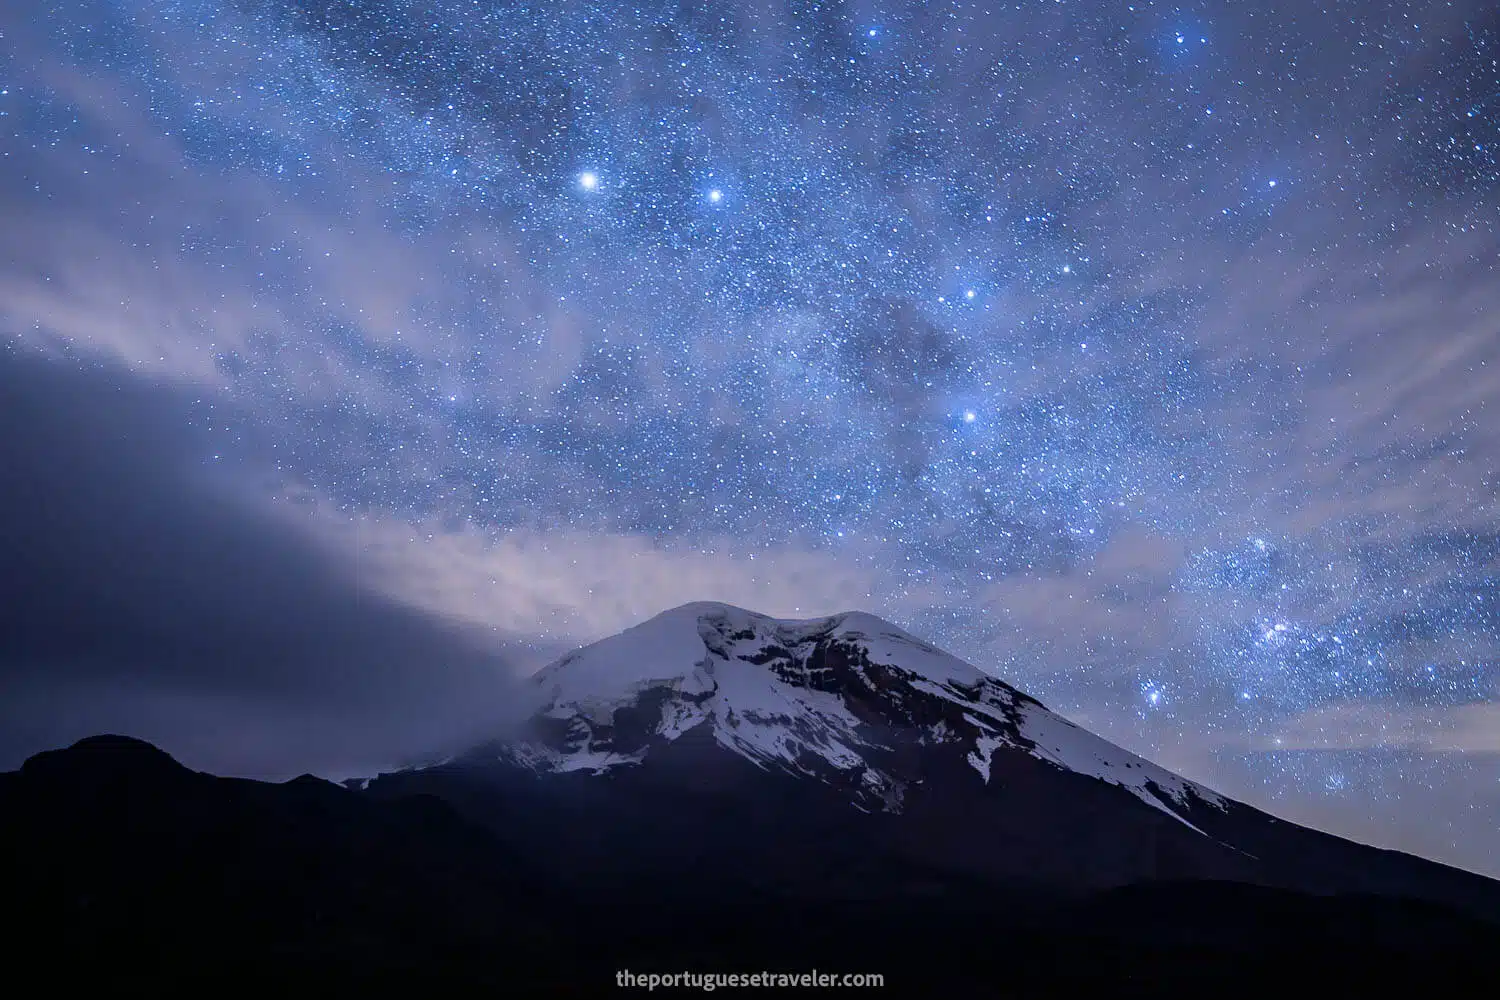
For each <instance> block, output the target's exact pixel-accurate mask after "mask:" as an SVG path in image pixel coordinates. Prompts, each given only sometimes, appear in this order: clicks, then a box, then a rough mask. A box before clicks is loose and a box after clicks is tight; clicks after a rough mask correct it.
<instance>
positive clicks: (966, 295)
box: [964, 288, 974, 299]
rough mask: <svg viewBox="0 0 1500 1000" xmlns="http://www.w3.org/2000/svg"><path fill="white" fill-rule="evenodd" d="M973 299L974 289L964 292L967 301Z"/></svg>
mask: <svg viewBox="0 0 1500 1000" xmlns="http://www.w3.org/2000/svg"><path fill="white" fill-rule="evenodd" d="M973 297H974V289H972V288H971V289H969V290H968V291H967V292H964V298H966V299H972V298H973Z"/></svg>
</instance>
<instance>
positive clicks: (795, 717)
mask: <svg viewBox="0 0 1500 1000" xmlns="http://www.w3.org/2000/svg"><path fill="white" fill-rule="evenodd" d="M532 683H533V687H534V688H535V695H536V697H537V705H536V706H535V715H534V718H533V721H532V725H531V726H530V727H529V730H528V732H527V734H526V736H525V737H523V738H522V739H520V740H517V741H515V742H512V743H510V744H509V745H508V746H506V747H505V748H504V751H503V752H505V753H506V754H508V755H509V756H510V757H511V758H512V759H513V760H515V761H517V762H519V763H522V764H524V765H526V766H528V767H530V768H532V769H535V770H538V771H546V772H562V771H588V772H591V773H595V774H599V773H603V772H606V771H608V770H610V769H612V768H621V767H632V766H638V765H640V764H642V763H643V762H644V761H646V760H647V759H648V758H649V757H650V755H651V754H652V753H653V751H654V750H655V749H657V748H660V747H661V746H662V745H664V744H667V743H670V742H672V741H673V740H675V739H677V738H678V737H680V736H682V735H683V734H684V733H687V732H689V731H692V730H694V729H698V728H700V727H701V728H703V729H704V730H706V731H707V732H708V733H710V734H711V735H712V738H713V740H714V742H715V743H717V744H718V745H719V746H721V747H723V748H724V749H725V750H728V751H730V752H732V753H735V754H738V755H740V756H742V757H744V758H746V759H747V760H749V761H750V762H752V763H754V764H755V765H756V766H758V767H761V768H765V769H779V770H782V771H785V772H788V773H791V774H795V775H801V776H806V777H810V778H814V779H816V780H819V781H822V782H825V783H828V784H831V785H835V786H836V787H839V788H842V789H844V790H845V791H846V794H847V795H848V797H849V798H850V799H851V801H852V802H853V803H854V804H855V805H856V806H857V807H858V808H860V809H864V810H870V809H881V810H884V811H888V812H899V811H900V810H901V808H902V801H903V798H904V796H905V794H906V792H907V790H908V789H909V787H910V786H911V784H912V783H913V782H914V781H920V780H921V778H920V777H919V776H917V775H914V774H913V772H912V769H911V768H910V767H909V766H908V767H904V768H903V767H902V765H901V760H902V755H901V754H900V753H899V752H898V751H899V750H900V749H902V748H903V747H905V748H910V747H912V746H913V745H915V746H924V745H943V746H945V747H949V748H955V749H957V750H959V751H961V752H962V754H963V759H964V760H965V761H966V762H967V763H968V765H969V766H970V767H971V768H972V770H973V778H974V781H975V782H977V783H986V784H988V783H990V782H991V780H992V775H991V766H990V765H991V761H992V760H993V758H994V755H995V754H997V753H1021V754H1028V755H1030V756H1032V757H1034V758H1036V759H1037V760H1040V761H1044V762H1046V763H1047V764H1049V765H1051V766H1054V767H1057V768H1060V769H1062V770H1065V771H1071V772H1075V773H1077V774H1082V775H1087V776H1089V777H1092V778H1096V779H1098V780H1099V781H1102V782H1106V783H1108V784H1111V785H1115V786H1118V787H1120V788H1122V789H1125V790H1127V791H1129V792H1130V793H1131V794H1132V795H1134V796H1136V797H1137V798H1138V799H1140V800H1141V801H1142V802H1145V803H1146V804H1147V805H1150V806H1152V807H1153V808H1155V809H1159V810H1161V811H1162V812H1165V813H1167V814H1168V815H1170V816H1172V817H1174V818H1175V819H1177V820H1179V821H1180V822H1182V823H1185V824H1187V825H1189V826H1192V823H1191V822H1190V821H1189V819H1188V818H1187V815H1188V811H1189V809H1191V808H1192V807H1194V806H1200V807H1201V806H1211V807H1215V808H1219V809H1222V808H1224V807H1225V806H1226V805H1227V803H1226V802H1225V800H1224V799H1222V798H1221V797H1220V796H1218V795H1216V794H1215V793H1213V792H1211V791H1209V790H1208V789H1206V788H1203V787H1202V786H1200V785H1197V784H1194V783H1193V782H1190V781H1187V780H1185V779H1183V778H1180V777H1178V776H1177V775H1175V774H1172V773H1171V772H1169V771H1166V770H1164V769H1162V768H1160V767H1157V766H1156V765H1154V764H1152V763H1150V762H1149V761H1146V760H1144V759H1142V758H1140V757H1138V756H1136V755H1134V754H1132V753H1130V752H1128V751H1126V750H1123V749H1121V748H1120V747H1117V746H1114V745H1113V744H1111V743H1108V742H1107V741H1105V740H1103V739H1100V738H1099V737H1098V736H1095V735H1094V734H1092V733H1090V732H1088V731H1087V730H1084V729H1082V728H1080V727H1078V726H1076V725H1074V724H1073V723H1071V722H1069V721H1068V720H1067V719H1064V718H1062V717H1061V716H1059V715H1056V714H1054V713H1053V712H1050V711H1048V710H1047V709H1046V708H1045V707H1044V706H1043V705H1042V704H1041V703H1039V702H1038V701H1036V700H1035V699H1033V698H1030V697H1028V696H1027V695H1025V694H1023V693H1021V692H1020V691H1017V690H1016V689H1015V688H1013V687H1011V686H1010V685H1009V684H1006V683H1004V682H1002V681H1000V680H997V679H996V678H994V677H992V676H990V675H989V674H986V673H985V672H983V671H982V670H980V669H978V668H977V667H974V666H972V665H970V664H968V663H965V662H964V661H962V660H959V659H957V658H956V657H953V656H950V655H949V654H947V653H944V652H943V651H941V650H939V649H936V648H934V647H933V646H931V645H929V644H928V643H925V642H923V641H922V640H920V639H917V638H915V637H913V636H911V635H909V634H908V633H906V632H905V631H903V630H901V629H900V628H898V627H896V626H895V625H892V624H890V623H889V622H886V621H883V620H881V619H879V618H876V617H874V616H873V615H868V614H864V613H861V612H851V613H847V614H840V615H834V616H831V617H827V618H814V619H809V620H805V621H785V620H778V619H775V618H769V617H766V616H765V615H760V614H756V613H754V612H751V611H745V610H743V609H740V608H736V607H732V606H729V605H725V604H713V603H695V604H688V605H684V606H682V607H679V608H674V609H672V610H671V611H667V612H664V613H663V614H660V615H658V616H656V617H655V618H652V619H651V620H649V621H647V622H644V623H642V624H640V625H637V626H635V627H634V628H630V629H627V630H625V631H624V632H621V633H619V634H617V635H614V636H611V637H609V638H607V639H604V640H602V641H600V642H596V643H594V644H593V645H591V646H587V647H585V648H583V649H580V650H578V651H576V652H574V653H572V654H570V655H568V656H565V657H563V658H562V659H561V660H559V661H557V662H555V663H553V664H552V665H550V666H548V667H546V668H544V669H543V670H541V671H540V672H539V673H537V674H536V675H535V676H534V678H533V681H532ZM906 756H907V757H908V758H909V756H910V755H909V754H908V755H906ZM1195 829H1196V828H1195Z"/></svg>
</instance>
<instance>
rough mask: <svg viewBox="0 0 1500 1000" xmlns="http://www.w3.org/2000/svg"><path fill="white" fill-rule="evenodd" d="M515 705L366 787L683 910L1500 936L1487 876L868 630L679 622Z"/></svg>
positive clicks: (688, 612)
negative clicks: (1260, 901) (1239, 892)
mask: <svg viewBox="0 0 1500 1000" xmlns="http://www.w3.org/2000/svg"><path fill="white" fill-rule="evenodd" d="M520 708H521V715H522V716H524V717H525V719H526V722H525V724H524V725H522V726H521V727H519V729H517V730H514V731H509V732H507V733H505V734H503V735H502V736H500V737H499V738H497V739H495V740H492V741H490V742H488V743H486V744H484V745H482V746H478V747H475V748H473V749H472V750H470V751H468V752H466V753H463V754H460V755H458V756H456V757H452V758H449V759H448V760H446V761H443V762H442V763H439V764H436V765H433V766H429V767H420V768H412V769H408V770H405V771H399V772H395V773H391V774H385V775H381V776H379V777H378V778H375V779H373V780H372V781H370V782H369V784H368V786H367V787H366V789H365V791H366V792H367V793H368V794H370V795H372V796H374V797H376V798H399V797H403V796H408V795H412V794H423V795H431V796H435V797H437V798H439V799H442V800H444V801H446V802H448V803H449V804H450V805H452V806H453V807H454V808H456V809H457V810H458V811H459V812H460V813H462V814H464V815H465V816H466V817H467V818H468V819H470V820H471V821H475V822H477V823H478V824H480V825H482V826H484V827H486V828H488V829H489V830H490V831H492V833H494V834H496V835H497V836H498V837H499V838H500V839H501V840H502V841H503V842H504V843H505V844H506V845H507V848H508V849H509V850H512V851H514V852H516V854H517V855H518V856H520V857H524V858H526V859H527V863H528V864H530V865H533V866H535V867H537V868H538V869H539V870H541V869H545V870H547V871H549V872H550V873H551V876H550V877H554V878H556V879H558V880H559V882H560V883H567V884H570V885H573V886H575V887H576V889H577V890H578V891H580V892H582V893H584V894H585V895H589V894H592V893H596V892H598V891H599V887H600V886H601V885H605V886H611V887H613V888H612V889H610V894H612V895H619V894H624V895H625V896H626V897H629V896H630V895H631V894H632V893H637V892H640V893H649V894H650V895H651V896H652V898H655V899H658V900H660V899H662V898H663V894H666V895H670V896H671V897H672V898H674V899H675V900H676V902H675V903H673V904H672V905H679V904H681V905H688V906H706V907H709V908H710V909H712V908H714V907H717V906H719V905H721V902H722V901H723V900H725V899H734V900H739V901H744V900H754V899H765V898H775V899H781V900H785V899H788V898H792V899H797V900H804V901H814V900H815V901H819V902H820V903H823V902H828V901H831V900H843V901H846V902H851V903H856V902H857V901H861V900H863V901H866V902H873V901H876V900H879V901H881V905H894V903H893V901H895V900H931V899H933V898H940V899H944V900H948V901H949V902H950V903H952V902H953V901H956V900H959V899H964V900H967V901H968V904H967V905H972V906H973V907H975V908H977V909H978V910H981V911H984V912H989V911H991V910H992V909H993V907H994V906H996V905H997V904H996V903H995V902H994V901H995V900H997V899H998V900H1004V903H1003V908H1004V909H1005V910H1006V911H1007V912H1009V913H1011V914H1012V915H1014V914H1015V913H1017V912H1021V911H1024V910H1026V909H1028V908H1030V907H1032V906H1041V907H1046V906H1049V905H1052V902H1055V901H1057V900H1059V899H1072V898H1079V897H1080V896H1084V895H1087V894H1090V893H1095V892H1099V891H1104V890H1111V889H1114V888H1119V887H1127V886H1140V885H1159V884H1163V883H1167V882H1182V881H1202V880H1213V881H1217V882H1233V883H1239V884H1255V885H1260V886H1265V887H1276V888H1278V889H1291V890H1295V891H1303V892H1314V893H1372V894H1381V895H1389V896H1416V897H1420V898H1425V899H1428V900H1436V901H1440V902H1443V903H1445V904H1453V905H1459V906H1462V907H1465V908H1469V909H1471V910H1473V911H1475V912H1480V911H1482V912H1484V913H1486V914H1489V913H1492V912H1493V913H1495V914H1497V915H1500V894H1497V893H1496V891H1495V888H1494V887H1493V886H1492V885H1490V884H1489V883H1488V882H1487V881H1486V880H1482V879H1476V878H1475V877H1474V876H1471V875H1468V874H1467V873H1460V872H1456V871H1454V870H1452V869H1446V868H1443V867H1442V866H1440V865H1434V864H1432V863H1430V862H1424V861H1420V860H1418V859H1416V858H1412V857H1409V856H1406V855H1401V854H1397V853H1395V852H1390V851H1381V850H1377V849H1374V848H1370V847H1365V846H1362V845H1359V844H1355V843H1351V842H1349V841H1346V840H1341V839H1339V838H1337V837H1333V836H1329V835H1327V834H1322V833H1318V832H1316V831H1313V830H1309V829H1306V828H1304V827H1299V826H1296V825H1294V824H1291V823H1286V822H1283V821H1281V820H1278V819H1276V818H1274V817H1272V816H1270V815H1267V814H1266V813H1263V812H1261V811H1259V810H1257V809H1254V808H1252V807H1250V806H1247V805H1244V804H1243V803H1240V802H1236V801H1233V800H1231V799H1228V798H1225V797H1224V796H1221V795H1219V794H1216V793H1215V792H1213V791H1210V790H1209V789H1207V788H1204V787H1203V786H1201V785H1198V784H1195V783H1193V782H1191V781H1188V780H1186V779H1184V778H1182V777H1180V776H1178V775H1175V774H1173V773H1171V772H1170V771H1168V770H1166V769H1164V768H1162V767H1159V766H1157V765H1155V764H1153V763H1151V762H1150V761H1147V760H1145V759H1143V758H1141V757H1139V756H1136V755H1135V754H1132V753H1130V752H1128V751H1126V750H1124V749H1122V748H1120V747H1118V746H1115V745H1113V744H1111V743H1109V742H1108V741H1106V740H1104V739H1101V738H1100V737H1098V736H1096V735H1094V734H1092V733H1090V732H1088V731H1086V730H1084V729H1082V728H1081V727H1079V726H1077V725H1074V724H1073V723H1071V722H1069V721H1068V720H1067V719H1064V718H1063V717H1061V716H1059V715H1057V714H1056V713H1053V712H1051V711H1049V710H1048V709H1047V708H1046V707H1045V706H1043V705H1042V704H1041V703H1040V702H1038V701H1037V700H1036V699H1034V698H1031V697H1029V696H1028V695H1026V694H1024V693H1023V692H1021V691H1018V690H1016V689H1015V688H1014V687H1012V686H1010V685H1009V684H1006V683H1005V682H1004V681H1001V680H999V679H998V678H995V677H993V676H990V675H989V674H987V673H985V672H984V671H983V670H980V669H979V668H978V667H975V666H973V665H971V664H968V663H965V662H963V661H962V660H959V659H957V658H956V657H953V656H951V655H949V654H947V653H944V652H943V651H942V650H939V649H937V648H935V647H933V646H932V645H930V644H928V643H926V642H923V641H922V640H921V639H919V638H917V637H915V636H912V635H910V634H908V633H906V632H904V631H903V630H901V629H900V628H897V627H896V626H894V625H891V624H890V623H888V622H885V621H882V620H881V619H879V618H876V617H874V616H872V615H868V614H863V613H859V612H850V613H846V614H839V615H833V616H831V617H827V618H816V619H810V620H806V621H785V620H778V619H774V618H769V617H767V616H764V615H760V614H755V613H753V612H751V611H746V610H743V609H740V608H735V607H731V606H728V605H724V604H713V603H695V604H688V605H684V606H682V607H679V608H675V609H673V610H671V611H667V612H664V613H662V614H660V615H658V616H656V617H655V618H652V619H650V620H649V621H646V622H643V623H642V624H640V625H637V626H635V627H633V628H630V629H626V630H625V631H624V632H621V633H619V634H617V635H614V636H611V637H609V638H606V639H603V640H601V641H599V642H596V643H594V644H592V645H590V646H587V647H584V648H583V649H580V650H577V651H575V652H573V653H571V654H569V655H567V656H564V657H563V658H562V659H560V660H558V661H556V662H555V663H553V664H551V665H550V666H548V667H546V668H544V669H543V670H541V671H539V672H538V673H537V674H536V675H534V676H533V677H532V678H531V679H530V681H529V682H528V684H527V687H526V693H525V695H524V697H523V704H522V705H521V706H520ZM924 905H925V904H924Z"/></svg>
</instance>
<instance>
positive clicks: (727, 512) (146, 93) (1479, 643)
mask: <svg viewBox="0 0 1500 1000" xmlns="http://www.w3.org/2000/svg"><path fill="white" fill-rule="evenodd" d="M1497 264H1500V8H1497V7H1496V6H1495V4H1494V3H1493V2H1490V0H1447V2H1420V0H1412V2H1404V3H1401V2H1394V0H1392V2H1380V0H1342V2H1321V0H1247V2H1243V3H1234V4H1226V3H1210V2H1206V0H1205V2H1199V3H1185V4H1175V5H1174V4H1166V3H1151V2H1147V0H1137V2H1134V3H1132V2H1127V0H1111V2H1100V0H1022V2H1013V3H1009V4H1003V5H1002V4H981V3H971V4H936V3H935V4H924V5H918V4H898V3H833V2H829V3H816V2H786V3H750V2H745V0H729V2H722V3H712V4H710V3H680V4H654V3H636V4H614V3H609V2H596V3H570V2H565V0H547V2H542V0H532V2H530V3H526V4H518V3H510V2H505V0H489V2H470V0H464V2H455V0H422V2H420V3H418V2H397V0H386V2H377V0H360V2H358V3H352V2H340V3H333V2H325V0H297V2H285V0H242V2H238V3H231V2H212V0H188V2H156V0H150V2H148V0H112V2H73V0H48V2H41V0H7V2H6V4H5V7H4V11H3V13H0V334H3V341H0V343H3V345H4V349H3V350H0V420H3V428H0V431H3V433H0V477H3V478H0V483H3V490H0V732H3V733H4V735H3V737H0V758H3V759H0V765H3V766H5V767H11V766H14V765H15V764H16V763H18V762H19V761H20V760H21V759H22V758H23V757H24V756H25V755H26V754H28V753H32V752H35V751H37V750H40V749H44V748H47V747H50V746H55V745H58V744H59V743H63V742H66V741H69V740H72V739H76V738H78V737H80V736H83V735H87V734H89V733H92V732H97V731H100V730H106V729H113V730H123V731H127V732H131V733H135V734H137V735H141V736H144V737H146V738H151V739H156V740H158V741H159V742H161V743H162V744H163V745H164V746H165V747H166V748H167V749H169V750H171V751H173V752H175V753H177V754H179V756H181V757H182V758H183V759H184V760H186V761H187V762H189V763H192V764H194V765H195V766H200V767H206V768H212V769H215V770H219V771H221V772H227V773H241V774H255V775H264V776H271V775H276V776H286V775H289V774H295V773H297V772H299V771H303V770H310V769H311V770H320V771H322V772H323V773H328V774H333V775H342V774H349V773H360V772H363V773H368V772H369V771H370V770H372V769H374V768H378V767H382V766H391V765H393V764H395V763H399V762H401V761H402V760H405V759H408V758H409V756H410V755H412V754H418V753H421V752H425V751H427V750H432V749H435V748H437V747H438V746H439V745H440V744H443V745H447V744H454V743H462V742H464V741H467V740H470V739H473V738H476V734H480V733H483V732H486V731H489V729H490V727H492V726H494V725H496V724H498V723H497V721H496V720H498V719H500V718H501V717H502V716H503V715H504V703H505V701H506V691H507V678H509V677H511V676H513V675H515V674H518V673H524V672H525V671H528V670H530V669H534V668H535V667H536V666H538V665H540V664H541V663H542V662H545V661H546V660H547V659H549V658H550V657H551V656H553V655H556V654H557V653H559V652H561V651H563V650H565V649H566V648H569V647H571V646H574V645H577V644H579V643H582V642H586V641H590V640H593V639H596V638H599V637H601V636H603V635H606V634H609V633H611V632H614V631H617V630H619V629H621V628H623V627H625V626H627V625H630V624H633V623H634V622H636V621H638V620H639V619H641V618H644V617H647V616H650V615H652V614H655V613H657V612H659V611H661V610H663V609H665V608H667V607H670V606H673V605H676V604H680V603H683V602H686V601H689V600H698V599H710V600H724V601H728V602H731V603H734V604H738V605H741V606H744V607H749V608H752V609H754V610H758V611H762V612H765V613H768V614H774V615H779V616H786V617H812V616H816V615H823V614H830V613H834V612H838V611H842V610H849V609H854V608H858V609H862V610H868V611H871V612H874V613H876V614H879V615H882V616H884V617H886V618H889V619H890V620H892V621H894V622H896V623H898V624H900V625H902V626H903V627H905V628H907V629H909V630H911V631H913V632H915V633H917V634H919V635H921V636H923V637H925V638H928V639H930V640H932V641H934V642H936V643H938V644H940V645H942V646H944V647H946V648H948V649H949V650H951V651H953V652H955V653H957V654H958V655H960V656H963V657H965V658H967V659H969V660H971V661H972V662H974V663H976V664H978V665H980V666H982V667H984V668H986V669H989V670H991V671H992V672H994V673H996V674H998V675H999V676H1001V677H1003V678H1004V679H1006V680H1009V681H1011V682H1012V683H1015V684H1017V685H1018V686H1020V687H1022V688H1023V689H1025V690H1027V691H1029V692H1030V693H1032V694H1034V695H1036V696H1037V697H1039V698H1041V699H1042V700H1043V701H1044V702H1046V703H1047V704H1048V705H1049V706H1051V707H1053V708H1054V709H1057V710H1059V711H1061V712H1063V713H1064V714H1067V715H1069V716H1071V717H1072V718H1074V719H1075V720H1077V721H1079V722H1080V723H1082V724H1084V725H1087V726H1089V727H1091V728H1093V729H1095V730H1096V731H1098V732H1100V733H1101V734H1103V735H1105V736H1107V737H1109V738H1111V739H1114V740H1115V741H1117V742H1120V743H1123V744H1125V745H1126V746H1129V747H1131V748H1132V749H1135V750H1137V751H1139V752H1142V753H1144V754H1146V755H1147V756H1150V757H1153V758H1154V759H1156V760H1158V761H1160V762H1161V763H1163V764H1165V765H1167V766H1169V767H1172V768H1174V769H1177V770H1179V771H1182V772H1183V773H1185V774H1187V775H1188V776H1190V777H1193V778H1196V779H1198V780H1201V781H1204V782H1206V783H1208V784H1210V785H1212V786H1214V787H1217V788H1219V789H1221V790H1223V791H1225V792H1227V793H1229V794H1231V795H1235V796H1237V797H1241V798H1244V799H1246V800H1247V801H1250V802H1252V803H1254V804H1256V805H1260V806H1262V807H1264V808H1267V809H1269V810H1271V811H1272V812H1275V813H1277V814H1279V815H1282V816H1285V817H1288V818H1291V819H1294V820H1298V821H1302V822H1310V823H1313V824H1315V825H1318V826H1321V827H1324V828H1327V829H1331V830H1333V831H1334V832H1338V833H1341V834H1344V835H1347V836H1352V837H1354V838H1356V839H1360V840H1365V841H1368V842H1375V843H1379V844H1382V845H1386V846H1394V847H1400V848H1403V849H1407V850H1413V851H1417V852H1419V853H1423V854H1426V855H1428V856H1432V857H1437V858H1440V859H1442V860H1447V861H1451V862H1455V863H1458V864H1462V865H1465V866H1467V867H1471V868H1476V869H1479V870H1485V871H1489V872H1491V873H1495V874H1500V867H1497V864H1500V863H1497V862H1496V860H1495V859H1496V858H1500V586H1497V582H1500V502H1497V474H1500V275H1497Z"/></svg>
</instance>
